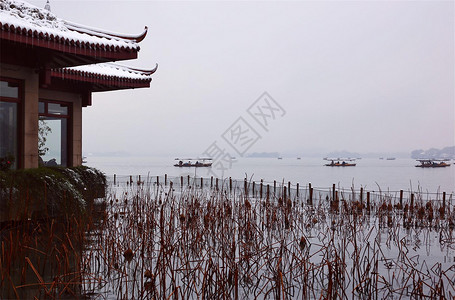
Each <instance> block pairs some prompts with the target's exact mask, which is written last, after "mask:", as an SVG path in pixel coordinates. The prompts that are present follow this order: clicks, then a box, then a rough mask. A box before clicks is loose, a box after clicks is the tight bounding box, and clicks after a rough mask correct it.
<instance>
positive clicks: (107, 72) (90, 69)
mask: <svg viewBox="0 0 455 300" xmlns="http://www.w3.org/2000/svg"><path fill="white" fill-rule="evenodd" d="M157 67H158V65H157V66H156V67H155V68H154V69H152V70H147V71H146V70H139V69H133V68H129V67H125V66H121V65H118V64H114V63H101V64H93V65H85V66H77V67H69V68H62V69H59V70H58V71H61V72H63V73H73V74H74V73H76V74H79V75H101V76H108V77H117V78H126V79H134V80H151V79H152V74H153V73H155V71H156V69H157Z"/></svg>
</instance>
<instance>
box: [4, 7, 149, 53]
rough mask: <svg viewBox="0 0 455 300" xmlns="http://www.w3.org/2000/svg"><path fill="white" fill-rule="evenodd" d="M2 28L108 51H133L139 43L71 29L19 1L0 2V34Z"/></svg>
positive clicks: (47, 13)
mask: <svg viewBox="0 0 455 300" xmlns="http://www.w3.org/2000/svg"><path fill="white" fill-rule="evenodd" d="M5 29H6V30H15V31H16V32H19V33H21V32H26V33H29V32H30V31H31V33H32V34H34V35H35V36H39V35H41V34H42V35H45V36H49V37H53V38H55V39H57V40H61V39H63V40H65V41H69V42H71V41H73V42H74V43H76V42H79V43H83V44H89V45H91V46H93V45H96V46H100V45H104V46H105V47H108V48H111V47H113V48H117V47H118V48H124V49H125V48H126V49H132V50H136V51H138V50H139V45H138V44H137V42H139V41H140V40H142V39H141V38H137V39H134V38H131V37H126V36H125V37H122V36H121V35H115V34H110V33H108V32H106V31H105V32H102V31H99V30H97V29H90V28H89V27H83V26H81V25H79V26H77V25H76V26H75V24H72V23H69V22H66V21H64V20H62V19H59V18H58V17H56V16H55V15H54V14H53V13H52V12H50V11H48V10H46V9H44V8H38V7H36V6H34V5H31V4H29V3H27V2H24V1H21V0H1V2H0V31H1V30H5ZM141 37H142V35H141ZM142 38H143V37H142Z"/></svg>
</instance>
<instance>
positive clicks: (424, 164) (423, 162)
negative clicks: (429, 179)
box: [416, 159, 450, 168]
mask: <svg viewBox="0 0 455 300" xmlns="http://www.w3.org/2000/svg"><path fill="white" fill-rule="evenodd" d="M417 161H418V162H420V165H416V167H418V168H444V167H450V164H448V163H446V160H441V159H417Z"/></svg>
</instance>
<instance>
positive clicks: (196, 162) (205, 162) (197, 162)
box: [174, 158, 212, 168]
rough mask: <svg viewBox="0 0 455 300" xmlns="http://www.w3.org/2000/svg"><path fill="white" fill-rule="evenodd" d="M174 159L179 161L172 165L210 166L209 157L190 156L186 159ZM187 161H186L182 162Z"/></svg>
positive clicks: (210, 160) (181, 166)
mask: <svg viewBox="0 0 455 300" xmlns="http://www.w3.org/2000/svg"><path fill="white" fill-rule="evenodd" d="M175 160H178V161H179V162H178V163H177V164H175V165H174V167H180V168H183V167H196V168H200V167H211V166H212V159H211V158H198V159H192V158H187V159H179V158H176V159H175ZM184 161H187V162H184Z"/></svg>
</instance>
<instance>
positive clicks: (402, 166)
mask: <svg viewBox="0 0 455 300" xmlns="http://www.w3.org/2000/svg"><path fill="white" fill-rule="evenodd" d="M175 163H177V162H176V161H175V159H174V158H172V157H95V156H89V157H88V158H87V164H86V165H88V166H91V167H95V168H98V169H100V170H101V171H103V172H104V173H105V174H106V175H108V176H112V175H113V174H117V176H122V175H123V176H129V175H133V176H135V175H142V176H147V175H150V176H164V174H167V175H168V176H170V177H173V176H185V177H186V176H188V175H190V176H191V177H193V176H196V177H198V178H199V177H204V178H207V177H208V178H210V177H211V176H214V177H218V178H228V177H232V178H233V179H242V180H243V179H244V178H245V177H247V178H248V179H251V180H254V181H256V182H259V181H260V180H261V179H263V180H264V182H267V183H268V182H273V181H274V180H276V181H277V182H279V183H282V182H285V183H287V182H288V181H290V182H291V183H293V184H296V183H299V184H300V185H301V186H305V185H308V183H311V184H312V186H313V187H315V188H330V187H332V185H333V184H336V186H337V187H341V188H347V189H349V188H351V187H352V186H354V188H355V189H360V188H361V187H363V188H364V189H365V190H369V191H378V190H379V188H380V189H381V190H382V191H387V190H389V191H399V190H404V191H411V192H416V191H421V192H423V193H437V192H446V193H447V194H454V193H455V165H454V164H453V162H450V163H451V166H450V167H446V168H416V167H415V165H416V164H418V163H417V162H416V161H415V160H414V159H401V158H397V159H396V160H386V159H384V160H380V159H372V158H368V159H365V158H364V159H359V160H357V161H356V163H357V165H356V166H355V167H327V166H324V164H325V163H327V162H326V161H324V160H322V159H320V158H303V157H302V158H301V159H297V158H286V157H285V158H283V159H276V158H242V157H241V158H238V159H237V160H236V161H235V162H234V163H233V164H232V166H231V167H230V168H228V169H227V170H225V171H224V173H223V172H222V171H220V170H218V169H217V168H216V167H215V166H213V167H212V168H178V167H174V166H173V165H174V164H175Z"/></svg>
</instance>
